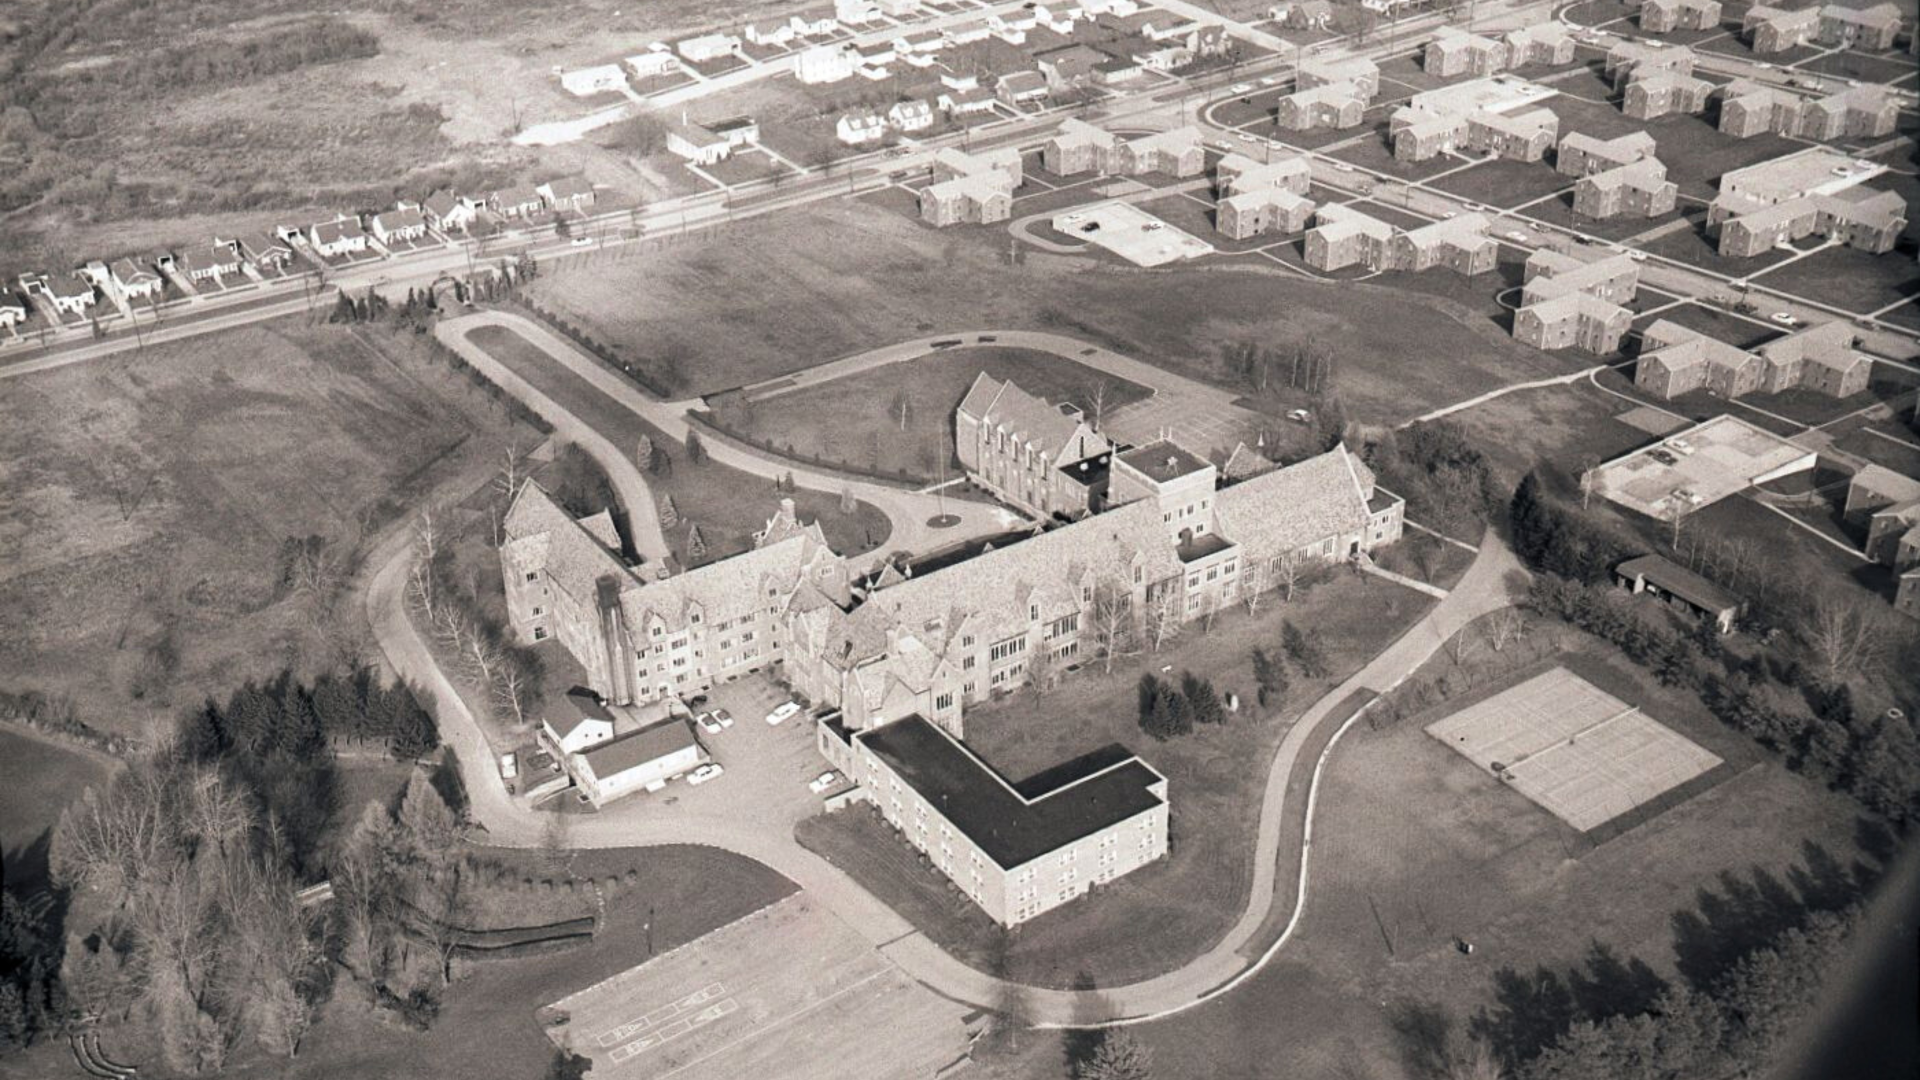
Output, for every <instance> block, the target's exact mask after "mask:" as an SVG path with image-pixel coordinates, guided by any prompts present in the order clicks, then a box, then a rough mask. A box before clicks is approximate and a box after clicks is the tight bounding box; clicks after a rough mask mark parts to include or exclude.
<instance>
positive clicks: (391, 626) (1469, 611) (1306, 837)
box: [367, 535, 1520, 1027]
mask: <svg viewBox="0 0 1920 1080" xmlns="http://www.w3.org/2000/svg"><path fill="white" fill-rule="evenodd" d="M410 556H411V552H410V549H409V548H408V546H407V544H406V538H405V536H404V535H400V536H396V537H395V538H394V539H393V540H391V541H389V542H388V543H387V544H385V545H383V547H382V548H381V549H380V550H379V551H378V552H376V553H375V556H374V559H373V560H372V561H373V563H374V565H376V566H377V567H378V569H377V570H376V571H375V573H374V575H373V577H372V580H371V583H370V586H369V589H368V595H367V604H368V617H369V620H370V622H371V624H372V626H373V629H374V633H375V636H376V637H377V639H378V640H379V642H380V646H381V649H382V651H383V652H384V653H385V655H386V657H387V660H388V662H389V663H390V664H391V665H392V667H393V669H394V671H395V672H396V673H397V674H398V675H400V676H401V677H403V678H406V679H408V680H409V681H410V682H412V683H414V684H415V685H417V686H420V687H422V688H423V689H425V690H427V691H429V692H430V693H431V694H432V696H433V700H434V703H435V711H436V713H437V715H438V716H439V720H440V727H441V732H442V733H443V736H444V737H445V738H446V739H447V741H448V742H449V744H450V745H452V746H453V748H454V750H455V751H456V753H457V754H458V755H459V761H460V766H461V771H462V774H463V777H464V779H465V782H466V786H467V790H468V793H469V797H470V800H471V808H472V815H473V817H474V819H475V820H476V821H477V822H479V823H480V824H481V825H482V826H484V827H485V829H486V830H487V832H488V834H489V837H490V839H491V840H492V841H493V842H496V843H501V844H507V845H513V846H532V845H536V844H538V843H539V842H540V841H539V832H540V830H539V827H538V825H537V824H536V822H535V820H534V818H533V817H532V815H531V814H530V812H528V811H526V810H523V809H521V808H520V807H518V806H516V805H515V804H514V803H513V801H512V799H511V798H510V797H509V796H508V795H507V794H506V792H505V790H504V787H503V785H502V783H501V781H500V779H499V776H498V774H497V773H496V772H495V770H494V768H493V760H494V756H493V751H492V748H491V747H490V746H489V745H488V743H487V740H486V737H485V735H484V734H483V733H482V731H481V729H480V726H479V724H478V722H477V721H476V720H475V718H474V717H473V715H472V713H471V712H469V711H468V709H467V707H466V704H465V702H464V701H463V700H462V699H461V697H460V695H459V694H458V693H457V692H456V691H455V689H454V688H453V686H452V685H451V684H450V683H449V682H448V681H447V679H446V678H445V676H444V675H443V674H442V672H441V671H440V670H439V668H438V666H437V665H436V664H435V662H434V660H433V657H432V654H431V653H430V652H429V650H428V648H427V645H426V643H425V642H424V641H423V640H422V639H421V638H420V635H419V633H418V632H417V631H416V630H415V629H414V627H413V624H412V622H411V620H410V619H409V618H408V616H407V612H406V609H405V606H404V591H403V588H402V586H403V584H404V582H405V580H406V571H407V568H408V562H409V558H410ZM1519 569H1520V568H1519V564H1518V562H1517V561H1516V560H1515V559H1514V558H1513V556H1512V554H1511V553H1510V552H1509V551H1508V550H1507V548H1506V547H1505V546H1504V545H1503V544H1501V543H1500V542H1499V541H1498V540H1497V539H1496V538H1494V537H1493V536H1491V535H1489V536H1488V537H1487V539H1486V540H1485V541H1484V542H1483V544H1482V546H1481V549H1480V554H1479V555H1478V556H1477V557H1476V558H1475V560H1474V563H1473V565H1472V567H1471V568H1470V569H1469V570H1468V571H1467V574H1466V576H1465V577H1464V578H1462V579H1461V581H1460V584H1459V585H1458V586H1457V587H1456V588H1455V589H1454V590H1453V592H1452V593H1451V594H1449V595H1448V596H1447V598H1446V599H1444V600H1442V601H1440V602H1439V603H1438V604H1437V605H1435V607H1434V608H1433V609H1432V610H1431V611H1429V612H1428V613H1427V615H1426V616H1424V617H1423V618H1422V619H1421V620H1420V621H1419V622H1418V623H1416V624H1414V626H1413V627H1412V628H1411V629H1409V630H1408V631H1407V632H1406V633H1405V634H1404V635H1402V636H1401V637H1400V638H1399V639H1398V640H1396V641H1395V642H1394V643H1393V644H1392V645H1390V646H1389V647H1388V648H1387V649H1386V650H1385V651H1383V652H1381V653H1380V654H1379V655H1378V656H1376V657H1375V658H1374V659H1373V660H1372V661H1371V662H1369V663H1368V664H1367V665H1366V666H1365V667H1364V668H1362V669H1361V670H1360V671H1359V672H1357V673H1355V674H1354V675H1353V676H1352V677H1351V678H1349V679H1347V680H1346V681H1345V682H1344V683H1342V684H1341V685H1340V686H1338V687H1337V688H1335V689H1334V690H1333V691H1332V692H1331V693H1329V694H1327V695H1326V696H1325V697H1324V698H1322V699H1321V700H1320V701H1319V702H1317V703H1315V704H1314V705H1313V707H1312V708H1310V709H1308V710H1307V711H1306V713H1304V714H1303V715H1302V716H1301V718H1300V720H1299V721H1298V722H1297V723H1296V724H1295V725H1294V726H1293V728H1292V730H1290V731H1289V732H1288V733H1287V735H1286V737H1285V738H1284V739H1283V740H1282V741H1281V744H1280V746H1279V748H1278V749H1277V751H1276V752H1275V754H1274V758H1273V761H1272V763H1271V765H1270V767H1269V771H1268V777H1267V786H1266V789H1265V795H1264V798H1263V800H1262V803H1261V807H1260V826H1259V832H1258V840H1257V843H1256V847H1255V850H1254V851H1253V853H1252V858H1253V859H1254V880H1253V884H1252V888H1251V890H1250V893H1249V899H1248V903H1247V907H1246V909H1245V911H1243V912H1242V914H1241V916H1240V919H1239V920H1238V921H1237V922H1236V923H1235V924H1234V926H1233V928H1232V929H1231V930H1229V931H1228V932H1227V934H1226V936H1225V937H1224V938H1223V939H1222V940H1221V941H1220V942H1219V943H1218V944H1217V945H1215V946H1214V947H1213V948H1211V949H1209V950H1208V951H1207V952H1205V953H1204V954H1202V955H1200V956H1198V957H1195V958H1194V959H1193V960H1192V961H1190V962H1188V963H1187V964H1186V965H1184V966H1182V967H1180V968H1178V969H1176V970H1174V971H1171V972H1168V973H1166V974H1164V975H1160V976H1157V977H1155V978H1151V979H1147V980H1144V981H1141V982H1137V983H1131V984H1128V985H1125V986H1114V987H1105V988H1102V989H1100V990H1098V991H1090V992H1074V991H1064V990H1051V989H1040V988H1022V997H1023V998H1024V1000H1025V1001H1026V1003H1027V1004H1026V1019H1027V1020H1028V1021H1029V1022H1031V1023H1034V1024H1036V1025H1041V1026H1049V1027H1087V1026H1110V1025H1114V1024H1127V1023H1139V1022H1143V1021H1146V1020H1152V1019H1158V1018H1160V1017H1164V1016H1168V1015H1172V1014H1174V1013H1178V1012H1182V1011H1184V1010H1186V1009H1189V1008H1192V1007H1194V1006H1196V1005H1199V1004H1201V1003H1203V1002H1205V1001H1208V1000H1210V999H1212V998H1213V997H1216V996H1218V995H1219V994H1222V993H1226V992H1229V991H1230V990H1232V989H1233V988H1234V987H1235V986H1237V985H1238V984H1239V983H1240V982H1241V981H1244V980H1245V979H1247V978H1249V977H1251V976H1252V975H1253V974H1254V973H1255V972H1257V971H1258V970H1259V969H1260V968H1261V967H1263V966H1264V965H1265V964H1266V963H1267V962H1268V961H1269V960H1271V959H1272V958H1273V957H1274V956H1275V955H1277V953H1278V952H1279V950H1280V949H1281V948H1282V947H1283V946H1284V945H1285V944H1286V942H1287V941H1288V940H1289V939H1290V938H1291V935H1292V932H1293V929H1294V927H1295V925H1296V924H1297V923H1298V921H1299V919H1300V917H1301V914H1302V912H1303V911H1304V910H1305V902H1306V895H1307V884H1308V870H1309V867H1310V862H1309V855H1310V854H1311V836H1312V813H1313V801H1314V796H1315V794H1316V793H1317V789H1318V783H1319V764H1321V763H1324V761H1325V757H1326V755H1327V754H1328V753H1330V752H1331V749H1332V745H1333V742H1332V741H1327V742H1326V743H1325V744H1324V745H1325V749H1324V750H1322V751H1321V753H1320V755H1319V757H1318V759H1317V761H1316V764H1315V766H1314V771H1313V780H1312V783H1311V785H1310V787H1309V790H1308V794H1307V802H1306V809H1305V812H1304V814H1303V815H1302V818H1303V821H1302V826H1301V832H1300V833H1299V834H1294V833H1292V832H1291V831H1289V830H1288V829H1287V828H1286V826H1287V824H1288V821H1287V814H1286V811H1287V796H1288V778H1289V777H1291V776H1292V775H1293V773H1294V771H1295V768H1296V766H1299V765H1300V764H1302V762H1303V760H1304V759H1303V752H1304V751H1306V750H1307V749H1308V748H1309V747H1310V746H1311V745H1313V744H1314V743H1315V742H1316V740H1320V739H1324V738H1325V737H1326V735H1327V729H1328V728H1329V727H1330V726H1331V727H1334V728H1336V729H1337V730H1336V731H1335V733H1334V736H1333V738H1334V739H1336V740H1337V738H1338V736H1339V734H1340V733H1343V732H1344V731H1345V730H1346V728H1347V727H1348V726H1350V725H1351V724H1352V723H1353V722H1354V721H1355V720H1356V719H1358V717H1359V716H1360V715H1361V713H1362V712H1363V711H1364V706H1362V708H1361V709H1360V710H1355V709H1354V708H1353V707H1352V702H1353V701H1354V700H1361V701H1364V700H1368V699H1370V697H1371V696H1372V695H1376V694H1378V693H1381V692H1384V691H1386V690H1389V689H1391V688H1392V687H1393V686H1395V685H1397V684H1398V683H1399V682H1400V680H1402V679H1404V678H1405V677H1406V676H1407V675H1409V674H1411V673H1412V672H1413V671H1414V670H1415V669H1417V668H1418V667H1419V666H1420V665H1421V664H1422V663H1424V662H1425V661H1426V660H1427V659H1428V658H1429V657H1431V656H1432V655H1433V654H1434V652H1435V651H1437V650H1438V649H1439V648H1440V646H1441V644H1442V643H1443V642H1444V641H1445V640H1446V639H1447V638H1448V637H1449V636H1451V635H1452V634H1453V633H1454V632H1455V631H1457V630H1459V629H1460V628H1461V627H1462V626H1464V625H1466V624H1467V623H1468V622H1470V621H1471V620H1473V619H1475V618H1477V617H1479V616H1480V615H1483V614H1485V613H1487V612H1490V611H1495V610H1498V609H1499V608H1501V607H1504V606H1506V605H1508V604H1509V603H1511V602H1512V601H1513V595H1512V592H1511V590H1512V589H1513V587H1514V582H1515V580H1516V577H1515V572H1516V571H1519ZM1356 695H1357V697H1356ZM569 843H570V844H571V845H573V846H577V847H616V846H618V847H630V846H645V845H650V844H668V843H676V844H685V843H696V844H709V845H712V846H715V847H719V848H723V849H725V850H728V851H732V852H735V853H737V854H740V855H744V856H746V857H748V858H751V859H755V860H757V861H759V862H761V863H764V864H765V865H767V866H768V867H770V868H772V869H774V870H776V871H778V872H779V873H782V874H784V875H786V876H787V877H788V878H790V879H792V880H793V881H794V882H795V883H796V884H798V885H799V886H800V887H801V888H804V889H806V890H807V891H808V892H809V893H811V894H813V896H814V897H815V898H816V899H817V900H818V901H819V902H820V903H821V904H822V905H823V906H824V907H826V908H827V909H829V910H831V911H832V912H834V914H836V915H837V916H839V917H840V918H841V919H842V920H844V921H845V922H846V923H847V924H848V925H849V926H851V927H854V928H855V929H856V930H858V931H859V932H860V933H862V934H864V935H865V936H866V937H867V938H868V940H870V941H872V942H873V943H874V945H875V946H876V947H877V948H879V949H880V950H881V951H882V952H884V953H885V954H886V955H887V956H888V958H890V959H891V960H893V961H894V963H896V964H898V965H899V966H900V968H901V969H902V970H903V971H905V972H906V973H907V974H909V975H911V976H912V977H914V978H915V979H918V980H920V981H921V982H923V983H926V984H927V985H928V986H930V987H932V988H934V989H935V990H936V991H938V992H939V993H942V994H945V995H947V996H949V997H952V998H955V999H958V1000H961V1001H967V1002H971V1003H974V1004H977V1005H982V1006H985V1005H989V1004H990V1003H992V1002H994V1001H996V1000H1000V999H1001V996H1002V995H1001V994H1000V993H999V991H1000V990H1001V989H1002V988H1003V987H1004V986H1005V985H1006V984H1005V983H1003V982H1002V981H1001V980H998V979H995V978H994V977H992V976H990V975H987V974H985V973H983V972H980V971H977V970H975V969H973V968H971V967H969V966H967V965H966V964H964V963H962V962H961V961H959V960H957V959H955V958H954V957H953V956H951V955H949V954H948V953H946V952H944V951H942V950H941V949H940V948H939V947H938V946H937V945H936V944H934V943H933V942H932V941H930V940H928V939H927V938H926V937H924V936H922V935H921V934H919V933H918V932H916V931H915V930H914V929H913V928H912V927H911V926H910V925H909V924H908V923H907V922H906V921H905V920H904V919H902V918H901V917H900V916H899V915H898V914H897V913H895V912H894V911H893V910H892V909H890V908H888V907H887V906H886V905H885V904H883V903H882V902H881V901H879V900H878V899H877V898H875V897H874V896H873V895H872V894H870V893H868V892H867V891H866V890H865V889H864V888H862V887H861V886H860V885H859V884H858V883H856V882H854V881H853V880H852V879H851V878H849V877H847V876H846V875H845V874H843V873H842V872H841V871H839V870H838V869H836V868H834V867H833V866H832V865H830V864H828V863H827V862H826V861H825V860H823V859H821V858H819V857H818V856H816V855H814V854H813V853H812V852H810V851H807V850H806V849H805V848H802V847H801V846H800V845H799V844H798V843H797V842H795V841H794V839H793V838H792V836H791V835H769V834H768V832H767V830H765V829H764V828H755V827H753V826H751V825H744V824H742V823H740V822H738V821H737V820H729V819H728V818H725V817H720V816H714V817H710V818H702V819H699V820H698V821H696V822H694V823H692V824H689V823H688V822H687V821H686V820H684V819H682V820H680V821H675V822H666V821H659V822H649V821H648V820H646V819H640V820H639V821H637V822H634V821H622V820H613V819H604V818H584V819H581V820H580V821H579V822H578V823H576V824H575V825H574V826H573V827H572V831H571V834H570V837H569ZM1283 858H1284V859H1285V861H1287V862H1288V863H1289V864H1291V862H1292V861H1293V860H1294V859H1296V858H1297V861H1298V864H1299V872H1298V875H1297V877H1296V878H1294V879H1293V880H1290V881H1281V880H1280V871H1279V868H1280V866H1281V865H1282V861H1283ZM1280 888H1287V889H1290V890H1291V891H1292V893H1293V907H1292V911H1291V918H1290V920H1289V922H1288V924H1287V926H1286V929H1285V930H1284V931H1283V932H1282V934H1281V936H1280V937H1279V939H1278V940H1276V941H1275V942H1273V943H1272V944H1271V945H1270V946H1268V947H1267V948H1266V949H1265V950H1264V951H1263V952H1260V953H1259V954H1258V955H1251V954H1252V951H1253V949H1254V948H1255V947H1256V945H1257V944H1258V942H1257V939H1258V938H1259V937H1260V933H1261V928H1262V926H1263V925H1264V924H1265V923H1266V921H1267V919H1268V917H1269V915H1270V914H1272V913H1273V912H1274V911H1275V906H1276V904H1277V903H1278V902H1279V900H1280V897H1279V896H1278V894H1277V890H1278V889H1280Z"/></svg>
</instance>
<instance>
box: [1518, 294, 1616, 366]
mask: <svg viewBox="0 0 1920 1080" xmlns="http://www.w3.org/2000/svg"><path fill="white" fill-rule="evenodd" d="M1632 324H1633V312H1631V311H1628V310H1627V309H1626V308H1623V307H1621V306H1620V305H1618V304H1612V303H1609V302H1607V301H1605V300H1602V299H1600V298H1599V297H1597V296H1593V295H1591V294H1589V293H1583V292H1576V293H1567V294H1564V295H1561V296H1556V297H1553V298H1552V299H1548V300H1542V301H1540V302H1539V303H1535V304H1528V305H1527V306H1525V307H1523V308H1521V309H1519V310H1518V311H1516V312H1514V314H1513V336H1514V338H1515V339H1516V340H1518V341H1520V342H1522V343H1523V344H1527V345H1531V346H1533V347H1534V348H1536V349H1545V350H1549V351H1551V350H1555V349H1566V348H1580V349H1584V350H1586V351H1587V352H1590V353H1595V354H1599V355H1605V354H1607V353H1611V352H1613V351H1615V350H1617V349H1619V348H1620V339H1621V337H1623V336H1624V335H1625V334H1626V332H1627V328H1628V327H1630V326H1631V325H1632Z"/></svg>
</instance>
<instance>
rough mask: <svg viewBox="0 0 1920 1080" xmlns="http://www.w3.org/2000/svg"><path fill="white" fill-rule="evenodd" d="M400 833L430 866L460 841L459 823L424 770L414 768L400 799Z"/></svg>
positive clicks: (447, 855) (441, 861)
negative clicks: (404, 792) (405, 790)
mask: <svg viewBox="0 0 1920 1080" xmlns="http://www.w3.org/2000/svg"><path fill="white" fill-rule="evenodd" d="M399 824H400V836H401V838H402V840H403V842H404V843H405V844H406V845H407V847H408V848H409V849H411V850H412V852H413V853H414V855H416V856H417V857H418V858H420V859H421V860H422V861H423V862H425V863H427V865H429V866H436V867H437V866H442V865H444V864H445V863H446V862H447V860H448V859H451V858H452V857H453V851H454V847H455V845H457V844H458V843H459V841H460V823H459V820H458V819H456V818H455V817H454V816H453V811H452V810H451V809H450V808H449V807H448V806H447V802H446V800H445V799H443V798H441V797H440V792H439V791H438V790H436V789H435V788H434V786H433V780H432V778H430V777H429V776H428V775H427V773H426V772H424V771H421V770H418V769H416V770H414V773H413V776H412V778H411V779H409V780H408V781H407V792H406V794H405V795H404V796H402V798H401V800H400V818H399Z"/></svg>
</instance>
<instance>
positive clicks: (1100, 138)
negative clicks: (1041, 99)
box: [1040, 116, 1120, 176]
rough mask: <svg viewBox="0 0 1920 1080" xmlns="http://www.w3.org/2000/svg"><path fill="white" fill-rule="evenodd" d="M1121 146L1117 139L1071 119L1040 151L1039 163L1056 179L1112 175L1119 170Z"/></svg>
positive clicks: (1066, 121)
mask: <svg viewBox="0 0 1920 1080" xmlns="http://www.w3.org/2000/svg"><path fill="white" fill-rule="evenodd" d="M1119 146H1120V140H1119V138H1118V137H1117V136H1115V135H1113V134H1111V133H1110V132H1108V131H1106V130H1104V129H1102V128H1097V127H1094V126H1093V125H1092V124H1089V123H1087V122H1086V121H1085V120H1080V119H1077V118H1075V117H1071V116H1069V117H1067V118H1066V119H1065V120H1062V121H1061V122H1060V129H1059V130H1058V131H1056V132H1054V133H1053V137H1052V138H1050V139H1048V140H1047V142H1046V145H1045V146H1044V147H1043V148H1042V149H1041V151H1040V161H1041V164H1043V165H1045V166H1046V169H1047V171H1048V172H1050V173H1052V174H1054V175H1055V176H1078V175H1079V174H1081V173H1083V172H1098V173H1102V174H1104V173H1110V172H1113V171H1114V170H1115V169H1116V168H1118V166H1119V154H1120V151H1119Z"/></svg>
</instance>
